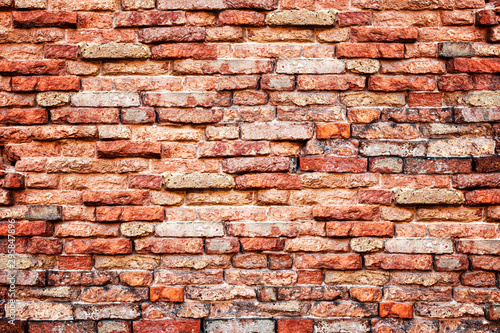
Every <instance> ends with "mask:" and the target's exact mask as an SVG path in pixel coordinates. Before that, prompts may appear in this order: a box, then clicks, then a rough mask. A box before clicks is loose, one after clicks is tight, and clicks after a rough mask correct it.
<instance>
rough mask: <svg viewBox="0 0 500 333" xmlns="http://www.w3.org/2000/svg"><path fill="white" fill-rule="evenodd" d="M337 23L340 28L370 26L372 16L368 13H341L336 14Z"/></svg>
mask: <svg viewBox="0 0 500 333" xmlns="http://www.w3.org/2000/svg"><path fill="white" fill-rule="evenodd" d="M338 22H339V25H340V26H341V27H346V26H350V25H371V24H372V14H371V13H370V12H341V13H339V14H338Z"/></svg>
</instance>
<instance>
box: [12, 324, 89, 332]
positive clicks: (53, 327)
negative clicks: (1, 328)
mask: <svg viewBox="0 0 500 333" xmlns="http://www.w3.org/2000/svg"><path fill="white" fill-rule="evenodd" d="M94 330H95V323H94V322H80V323H72V322H41V323H37V322H30V323H29V330H28V332H29V333H37V332H47V333H54V332H65V333H86V332H93V331H94ZM5 332H11V331H5ZM14 332H16V331H12V333H14ZM19 332H21V331H19Z"/></svg>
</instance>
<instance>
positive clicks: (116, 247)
mask: <svg viewBox="0 0 500 333" xmlns="http://www.w3.org/2000/svg"><path fill="white" fill-rule="evenodd" d="M64 251H65V252H66V253H67V254H90V253H97V254H127V253H132V243H131V242H130V240H128V239H113V240H107V239H89V240H72V241H67V242H65V244H64Z"/></svg>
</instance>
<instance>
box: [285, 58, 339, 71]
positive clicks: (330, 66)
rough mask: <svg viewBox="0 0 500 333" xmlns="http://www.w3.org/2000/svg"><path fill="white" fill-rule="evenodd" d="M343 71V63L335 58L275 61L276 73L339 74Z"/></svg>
mask: <svg viewBox="0 0 500 333" xmlns="http://www.w3.org/2000/svg"><path fill="white" fill-rule="evenodd" d="M344 71H345V64H344V63H343V62H342V61H340V60H336V59H333V60H324V59H306V60H295V59H279V60H278V61H277V63H276V73H283V74H339V73H343V72H344Z"/></svg>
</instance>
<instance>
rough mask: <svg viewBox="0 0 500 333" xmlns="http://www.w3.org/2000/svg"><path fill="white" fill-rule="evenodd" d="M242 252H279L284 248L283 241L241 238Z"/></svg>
mask: <svg viewBox="0 0 500 333" xmlns="http://www.w3.org/2000/svg"><path fill="white" fill-rule="evenodd" d="M240 242H241V246H242V247H243V251H281V250H283V249H284V247H285V241H284V240H283V239H272V238H241V239H240Z"/></svg>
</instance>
